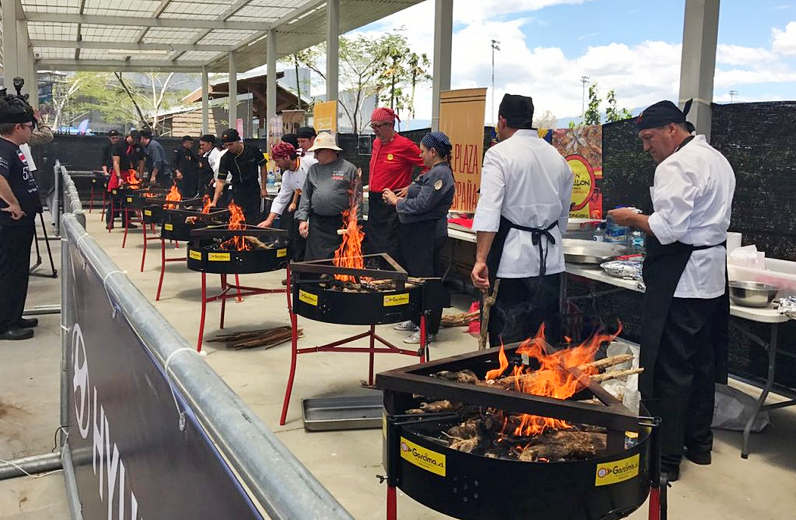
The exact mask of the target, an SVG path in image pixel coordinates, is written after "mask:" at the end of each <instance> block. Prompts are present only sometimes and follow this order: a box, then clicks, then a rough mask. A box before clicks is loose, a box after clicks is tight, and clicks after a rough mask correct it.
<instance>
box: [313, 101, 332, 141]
mask: <svg viewBox="0 0 796 520" xmlns="http://www.w3.org/2000/svg"><path fill="white" fill-rule="evenodd" d="M313 123H314V126H315V131H316V132H329V133H330V134H332V135H335V134H336V133H337V101H325V102H323V103H315V109H314V111H313Z"/></svg>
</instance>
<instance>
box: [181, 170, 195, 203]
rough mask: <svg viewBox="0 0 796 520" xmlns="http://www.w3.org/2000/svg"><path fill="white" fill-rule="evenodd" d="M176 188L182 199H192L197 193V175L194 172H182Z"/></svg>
mask: <svg viewBox="0 0 796 520" xmlns="http://www.w3.org/2000/svg"><path fill="white" fill-rule="evenodd" d="M177 188H178V189H179V190H180V195H181V196H182V198H183V199H193V198H195V197H196V195H197V193H199V175H198V174H197V173H196V172H182V180H180V181H179V183H178V186H177Z"/></svg>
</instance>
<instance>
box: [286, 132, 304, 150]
mask: <svg viewBox="0 0 796 520" xmlns="http://www.w3.org/2000/svg"><path fill="white" fill-rule="evenodd" d="M281 139H282V141H284V142H286V143H290V144H292V145H293V148H295V149H296V150H298V149H299V148H301V147H300V146H299V144H298V136H297V135H296V134H285V135H283V136H282V137H281ZM308 139H309V138H308Z"/></svg>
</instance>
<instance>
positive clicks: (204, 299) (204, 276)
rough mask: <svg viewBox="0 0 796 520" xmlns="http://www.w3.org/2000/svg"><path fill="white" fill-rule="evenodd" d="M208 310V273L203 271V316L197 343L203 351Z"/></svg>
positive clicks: (198, 349)
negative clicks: (206, 312)
mask: <svg viewBox="0 0 796 520" xmlns="http://www.w3.org/2000/svg"><path fill="white" fill-rule="evenodd" d="M206 310H207V275H206V274H205V273H204V272H203V273H202V317H201V318H199V339H198V340H197V343H196V351H197V352H201V351H202V338H203V337H204V333H205V311H206Z"/></svg>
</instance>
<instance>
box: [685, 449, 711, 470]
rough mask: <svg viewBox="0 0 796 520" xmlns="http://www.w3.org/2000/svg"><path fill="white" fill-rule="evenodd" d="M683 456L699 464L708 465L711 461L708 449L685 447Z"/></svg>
mask: <svg viewBox="0 0 796 520" xmlns="http://www.w3.org/2000/svg"><path fill="white" fill-rule="evenodd" d="M685 458H687V459H688V460H690V461H691V462H693V463H694V464H699V465H700V466H708V465H710V463H711V456H710V452H709V451H697V450H689V449H688V448H686V450H685Z"/></svg>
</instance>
